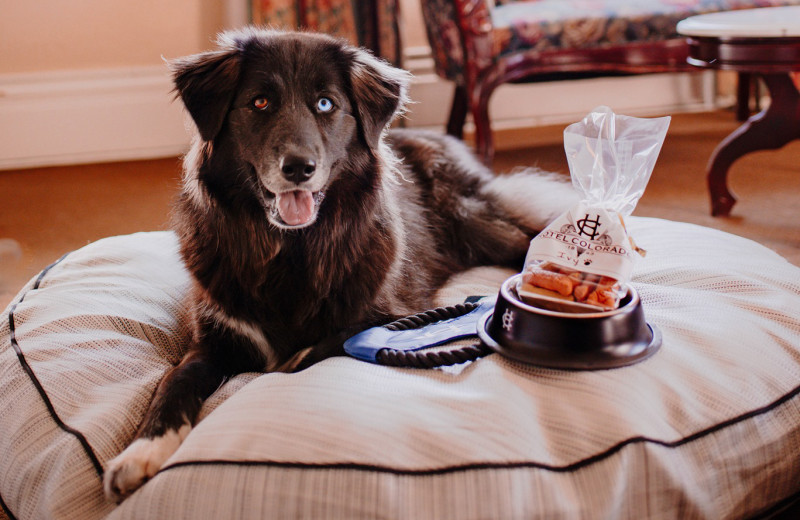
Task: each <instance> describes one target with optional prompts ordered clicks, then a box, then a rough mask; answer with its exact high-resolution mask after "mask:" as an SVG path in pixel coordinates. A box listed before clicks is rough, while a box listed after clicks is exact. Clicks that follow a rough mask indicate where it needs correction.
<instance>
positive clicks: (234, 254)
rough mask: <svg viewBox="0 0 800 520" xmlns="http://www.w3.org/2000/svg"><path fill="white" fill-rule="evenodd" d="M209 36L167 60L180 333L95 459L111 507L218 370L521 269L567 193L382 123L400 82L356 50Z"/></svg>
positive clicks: (280, 36)
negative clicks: (188, 139)
mask: <svg viewBox="0 0 800 520" xmlns="http://www.w3.org/2000/svg"><path fill="white" fill-rule="evenodd" d="M219 46H220V48H219V50H217V51H214V52H209V53H205V54H200V55H197V56H191V57H188V58H185V59H181V60H177V61H176V62H174V63H173V64H172V69H173V72H174V78H175V84H176V88H177V92H178V94H179V95H180V97H181V98H182V100H183V102H184V104H185V105H186V108H187V109H188V111H189V114H190V115H191V116H192V118H193V120H194V122H195V124H196V126H197V130H198V136H197V137H196V139H195V141H194V143H193V146H192V149H191V151H190V152H189V154H188V155H187V157H186V158H185V174H184V186H183V191H182V193H181V195H180V199H179V201H178V203H177V208H176V224H175V228H176V231H177V234H178V237H179V239H180V245H181V253H182V255H183V258H184V261H185V263H186V266H187V268H188V269H189V271H190V272H191V274H192V276H193V278H194V289H193V292H192V294H191V306H192V309H193V319H194V335H193V338H192V344H191V345H190V346H189V349H188V352H187V353H186V355H185V356H184V358H183V360H182V361H181V363H180V364H179V365H178V366H176V367H175V368H173V369H172V370H170V371H169V372H168V373H167V374H166V376H165V377H164V379H163V381H162V382H161V384H160V385H159V387H158V389H157V390H156V393H155V395H154V397H153V401H152V404H151V406H150V409H149V410H148V411H147V413H146V415H145V417H144V420H143V422H142V425H141V427H140V429H139V431H138V432H137V434H136V440H135V441H134V442H133V443H132V444H131V445H130V446H129V447H128V448H127V449H126V450H125V451H124V452H122V454H120V455H119V456H118V457H116V458H115V459H113V460H112V461H110V462H109V463H108V467H107V469H106V475H105V482H104V484H105V491H106V494H107V496H108V497H109V498H111V499H114V500H120V499H121V498H123V497H125V496H126V495H128V494H129V493H131V492H133V491H134V490H135V489H136V488H138V487H139V486H140V485H141V484H142V483H143V482H144V481H145V480H146V479H148V478H150V477H151V476H153V475H154V474H155V473H156V472H157V471H158V469H159V467H160V466H161V465H162V464H163V462H164V461H165V460H166V459H167V458H168V457H169V456H170V455H171V454H172V453H173V452H174V451H175V450H176V449H177V448H178V446H179V445H180V443H181V442H182V440H183V439H184V438H185V437H186V435H187V434H188V433H189V431H190V430H191V427H192V424H193V422H194V421H195V419H196V417H197V414H198V412H199V409H200V407H201V405H202V403H203V401H204V400H205V399H206V398H207V397H208V396H209V395H210V394H211V393H212V392H213V391H214V390H215V389H217V388H218V387H219V385H220V384H221V383H222V382H223V381H224V380H225V378H227V377H231V376H233V375H235V374H237V373H241V372H245V371H255V370H262V371H277V370H280V371H293V370H299V369H301V368H304V367H307V366H308V365H310V364H312V363H315V362H317V361H320V360H322V359H324V358H326V357H328V356H331V355H336V354H340V353H341V345H342V342H343V340H344V339H345V338H346V337H348V336H349V335H351V334H353V333H355V332H357V331H359V330H362V329H364V328H366V327H368V326H373V325H377V324H381V323H385V322H387V321H389V320H392V319H394V318H396V317H398V316H404V315H407V314H409V313H414V312H419V311H421V310H424V309H427V308H429V307H431V305H432V304H431V299H432V296H433V295H434V293H435V292H436V290H437V289H438V288H439V287H440V286H441V285H442V284H443V283H444V282H445V281H446V280H447V279H448V277H449V276H451V275H452V274H453V273H455V272H458V271H461V270H464V269H467V268H469V267H471V266H475V265H481V264H500V265H512V266H515V267H517V268H520V267H521V265H522V259H523V257H524V254H525V252H526V250H527V247H528V243H529V240H530V238H531V236H532V235H533V234H534V233H535V230H536V229H541V228H542V227H543V226H544V225H546V224H547V223H548V222H549V221H550V220H551V219H552V218H554V217H555V216H556V215H557V214H558V213H560V212H561V211H562V210H563V209H565V208H566V207H567V206H569V204H570V203H571V201H572V198H573V197H572V191H571V188H569V187H568V185H567V184H565V183H564V182H561V181H559V180H558V179H556V178H554V177H553V176H552V175H541V174H536V173H528V174H525V173H518V174H514V175H504V176H495V175H494V174H492V173H491V172H490V171H489V170H487V169H486V168H485V167H483V166H482V165H481V164H480V163H478V162H477V161H476V160H475V159H474V158H473V156H471V155H470V154H469V152H468V151H467V149H466V148H465V147H464V146H463V145H462V144H461V143H460V142H459V141H456V140H455V139H452V138H448V137H444V136H440V135H437V134H434V133H423V132H411V131H395V132H389V133H387V132H386V127H387V126H388V124H389V123H390V122H391V121H392V119H393V118H394V117H395V116H396V115H397V114H398V112H400V111H401V110H402V107H403V104H404V102H405V98H406V92H407V87H408V82H409V76H408V74H407V73H406V72H403V71H401V70H398V69H395V68H393V67H390V66H389V65H387V64H386V63H384V62H382V61H380V60H378V59H376V58H374V57H373V56H371V55H370V54H368V53H367V52H365V51H363V50H359V49H356V48H353V47H350V46H348V45H346V44H345V43H343V42H341V41H339V40H335V39H332V38H330V37H326V36H322V35H314V34H305V33H283V32H277V31H267V30H258V29H247V30H243V31H238V32H232V33H227V34H224V35H222V36H221V37H220V40H219Z"/></svg>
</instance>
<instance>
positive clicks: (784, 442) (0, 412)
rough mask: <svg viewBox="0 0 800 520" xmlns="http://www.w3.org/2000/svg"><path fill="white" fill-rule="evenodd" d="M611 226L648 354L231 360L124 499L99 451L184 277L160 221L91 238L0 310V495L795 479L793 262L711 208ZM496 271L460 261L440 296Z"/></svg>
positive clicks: (579, 498)
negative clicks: (107, 487) (292, 369)
mask: <svg viewBox="0 0 800 520" xmlns="http://www.w3.org/2000/svg"><path fill="white" fill-rule="evenodd" d="M629 227H630V229H631V232H632V234H633V236H634V237H635V238H636V240H637V243H638V244H639V245H640V246H642V247H644V248H645V249H647V250H648V252H649V254H648V256H647V258H646V259H644V260H641V261H640V262H639V263H638V264H637V267H636V269H635V271H634V285H635V286H636V288H637V289H638V291H639V293H640V295H641V297H642V300H643V302H644V305H645V312H646V316H647V319H648V321H649V322H651V323H652V324H654V325H656V326H658V327H659V328H660V329H661V332H662V334H663V346H662V347H661V349H660V350H659V351H658V353H656V354H655V355H654V356H653V357H651V358H649V359H648V360H646V361H643V362H641V363H639V364H636V365H633V366H629V367H625V368H619V369H614V370H607V371H596V372H569V371H560V370H551V369H541V368H535V367H531V366H525V365H521V364H518V363H515V362H511V361H507V360H505V359H504V358H502V357H500V356H499V355H497V354H493V355H490V356H488V357H486V358H484V359H481V360H478V361H476V362H474V363H469V364H466V365H462V366H458V367H453V368H450V369H446V370H441V369H439V370H415V369H397V368H387V367H381V366H376V365H370V364H368V363H364V362H361V361H357V360H354V359H350V358H333V359H329V360H327V361H325V362H323V363H320V364H318V365H315V366H313V367H312V368H310V369H308V370H306V371H304V372H301V373H298V374H266V375H264V374H255V373H249V374H242V375H240V376H238V377H236V378H234V379H233V380H231V381H229V382H228V383H227V384H225V385H224V386H223V387H222V388H220V389H219V390H218V391H217V393H216V394H214V396H213V397H212V398H211V399H210V400H209V401H208V402H207V403H206V405H205V406H204V408H203V412H202V416H203V419H202V421H201V422H200V423H199V424H198V425H197V427H196V428H195V429H194V430H193V431H192V432H191V433H190V435H189V436H188V438H187V439H186V441H185V443H184V444H183V445H182V446H181V447H180V449H179V450H178V451H177V453H175V455H174V456H173V457H172V458H171V459H170V460H169V461H168V462H167V465H166V467H165V468H164V469H163V470H162V471H161V472H160V473H159V474H158V475H156V477H154V478H153V479H152V480H151V481H150V482H148V483H147V484H145V485H144V486H143V487H142V488H141V489H140V490H139V491H137V492H136V493H135V494H134V495H133V496H131V497H130V498H128V499H127V500H126V501H124V502H123V503H122V504H121V505H120V506H116V505H114V504H109V503H107V502H106V501H105V500H104V498H103V495H102V489H101V471H102V467H103V465H104V464H105V463H106V461H108V460H109V459H110V458H112V457H114V456H115V455H116V454H117V453H118V452H119V451H121V450H122V449H123V448H124V446H125V445H126V444H127V443H128V442H129V441H130V439H131V437H132V436H133V433H134V431H135V429H136V426H137V423H138V422H139V420H140V418H141V416H142V414H143V413H144V410H145V408H146V406H147V403H148V400H149V398H150V395H151V393H152V391H153V389H154V388H155V385H156V384H157V382H158V380H159V378H160V377H161V375H162V374H163V372H164V370H166V369H167V367H169V366H170V365H171V364H173V363H175V362H177V360H178V359H179V358H180V356H181V352H182V349H183V347H184V345H185V343H186V335H187V323H186V320H187V316H186V313H185V309H184V306H183V304H182V296H183V294H184V293H185V291H186V287H187V283H188V279H187V275H186V273H185V272H184V270H183V268H182V267H181V264H180V262H179V260H178V257H177V253H176V243H175V239H174V236H173V235H172V234H170V233H144V234H136V235H130V236H121V237H114V238H109V239H105V240H101V241H99V242H96V243H94V244H91V245H89V246H87V247H85V248H83V249H81V250H79V251H76V252H73V253H71V254H69V255H67V256H66V257H65V258H64V259H62V260H61V261H60V262H58V263H57V264H55V265H54V266H52V267H51V268H50V269H48V270H47V271H46V272H45V273H44V274H43V275H42V276H41V277H40V279H39V280H38V281H37V282H35V285H34V282H33V281H32V282H31V284H29V285H28V287H26V288H25V289H23V291H22V292H21V293H20V295H19V296H18V297H17V298H16V299H15V300H14V302H15V303H12V306H11V307H10V308H9V310H7V311H6V313H5V314H3V316H2V322H0V395H1V396H2V399H0V453H2V459H0V497H1V498H2V502H3V503H4V504H5V506H6V507H7V508H8V509H9V511H10V512H11V513H12V514H13V515H14V516H15V517H17V518H20V519H22V518H64V519H75V518H81V519H87V520H90V519H95V518H105V517H109V518H214V519H219V518H225V519H235V518H281V519H285V518H348V519H356V518H409V519H424V518H459V519H471V518H475V519H478V518H503V519H506V518H533V517H536V516H540V517H543V518H555V517H559V518H587V517H593V518H599V517H606V518H728V517H747V516H752V515H754V514H757V513H759V512H762V511H765V510H768V509H769V508H770V507H772V505H773V504H776V503H778V502H781V501H783V500H786V499H788V498H790V497H797V496H800V464H798V462H797V461H798V458H800V451H798V450H800V448H799V447H800V396H799V395H798V394H800V268H797V267H795V266H792V265H791V264H789V263H788V262H786V261H785V260H783V259H782V258H780V257H779V256H777V255H775V254H774V253H772V252H770V251H769V250H767V249H765V248H763V247H762V246H760V245H758V244H756V243H754V242H751V241H748V240H745V239H742V238H739V237H735V236H733V235H729V234H725V233H722V232H718V231H714V230H710V229H707V228H702V227H697V226H692V225H688V224H679V223H674V222H668V221H661V220H656V219H643V218H639V219H636V218H634V219H631V222H630V225H629ZM511 274H513V273H512V272H511V271H504V270H501V269H495V268H481V269H477V270H473V271H471V272H469V273H466V274H464V275H460V276H459V277H457V278H456V279H454V280H452V281H451V283H450V284H449V286H448V287H447V288H446V289H445V290H443V291H442V293H441V295H440V296H441V300H442V302H441V303H456V302H458V301H461V300H463V298H464V297H466V296H468V295H474V294H494V293H496V291H497V287H498V286H499V285H500V283H501V282H502V281H503V280H504V279H505V278H506V277H507V276H510V275H511ZM9 311H10V315H9ZM11 325H13V334H12V331H11Z"/></svg>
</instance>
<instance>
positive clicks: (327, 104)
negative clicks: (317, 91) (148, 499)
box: [317, 97, 333, 112]
mask: <svg viewBox="0 0 800 520" xmlns="http://www.w3.org/2000/svg"><path fill="white" fill-rule="evenodd" d="M317 110H318V111H320V112H330V111H331V110H333V101H331V100H330V99H328V98H326V97H324V98H319V101H317Z"/></svg>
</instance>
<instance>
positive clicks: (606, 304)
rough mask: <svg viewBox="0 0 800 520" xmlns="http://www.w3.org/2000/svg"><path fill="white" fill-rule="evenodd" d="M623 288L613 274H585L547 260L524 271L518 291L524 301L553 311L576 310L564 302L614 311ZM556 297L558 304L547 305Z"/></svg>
mask: <svg viewBox="0 0 800 520" xmlns="http://www.w3.org/2000/svg"><path fill="white" fill-rule="evenodd" d="M621 289H622V288H621V286H620V284H619V282H618V281H617V280H615V279H614V278H611V277H610V276H601V275H595V274H591V273H585V272H581V271H576V270H573V269H569V268H566V267H561V266H559V265H557V264H553V263H549V262H546V263H543V264H541V265H538V266H537V267H536V268H534V269H532V270H530V271H527V272H525V273H524V274H523V276H522V283H521V284H520V286H519V287H518V288H517V293H518V294H519V296H520V297H521V298H522V299H523V300H525V301H529V302H532V303H538V304H539V305H540V306H543V307H547V308H551V309H553V310H577V306H573V309H569V308H565V306H564V305H561V302H575V303H579V304H584V305H589V306H591V307H599V308H601V309H603V310H611V309H615V308H617V307H618V306H619V299H620V297H621V296H623V295H624V294H623V291H622V290H621ZM554 300H555V301H557V302H558V303H559V305H556V306H554V305H547V303H548V302H551V301H554ZM554 307H558V308H554ZM584 310H591V309H584Z"/></svg>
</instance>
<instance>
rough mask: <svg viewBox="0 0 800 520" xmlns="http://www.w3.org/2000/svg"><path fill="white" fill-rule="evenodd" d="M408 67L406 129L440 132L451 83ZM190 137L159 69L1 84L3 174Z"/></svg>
mask: <svg viewBox="0 0 800 520" xmlns="http://www.w3.org/2000/svg"><path fill="white" fill-rule="evenodd" d="M428 56H429V55H428ZM408 66H409V68H410V69H411V70H412V72H413V73H414V74H415V80H414V83H413V85H412V88H411V98H412V99H413V100H414V103H413V104H412V105H411V106H410V107H409V109H410V110H409V113H408V116H407V118H406V125H407V126H411V127H428V128H435V129H438V130H443V129H444V125H445V122H446V121H447V116H448V113H449V110H450V104H451V101H452V93H453V86H452V84H450V83H448V82H446V81H442V80H441V79H439V78H438V77H437V76H436V75H435V74H433V73H432V72H431V71H432V61H431V60H430V58H429V57H426V56H425V53H424V52H421V53H419V54H418V55H415V56H414V57H413V59H410V60H408ZM713 82H714V76H713V73H712V75H708V74H660V75H647V76H631V77H625V78H601V79H590V80H578V81H566V82H558V83H540V84H532V85H508V86H503V87H500V88H499V89H498V90H497V91H496V93H495V95H494V96H493V98H492V103H491V108H490V110H491V112H490V113H491V115H492V121H493V128H494V129H496V130H502V129H513V128H526V127H531V126H538V125H545V124H562V123H563V124H567V123H571V122H574V121H578V120H579V119H581V118H582V117H583V116H584V115H586V113H588V112H589V111H590V110H591V109H592V108H594V107H595V106H597V105H601V104H604V105H608V106H610V107H611V108H613V109H614V110H615V111H616V112H618V113H625V114H628V115H641V116H646V115H656V114H671V113H677V112H686V111H696V110H710V109H712V108H714V106H715V99H714V98H715V96H714V85H713ZM467 130H468V131H469V128H468V129H467ZM189 135H190V134H189V132H188V131H187V129H186V116H185V114H184V110H183V107H182V105H181V103H180V102H179V101H176V100H174V94H173V93H172V83H171V81H170V78H169V75H168V73H167V70H166V67H161V66H158V67H137V68H127V69H111V70H96V71H65V72H44V73H37V74H14V75H10V74H6V75H0V169H11V168H27V167H37V166H49V165H56V164H79V163H87V162H102V161H120V160H132V159H145V158H156V157H169V156H175V155H180V154H182V153H184V152H185V151H186V149H187V148H188V145H189ZM497 144H498V148H502V147H503V146H502V143H497Z"/></svg>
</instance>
